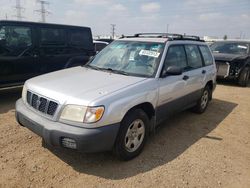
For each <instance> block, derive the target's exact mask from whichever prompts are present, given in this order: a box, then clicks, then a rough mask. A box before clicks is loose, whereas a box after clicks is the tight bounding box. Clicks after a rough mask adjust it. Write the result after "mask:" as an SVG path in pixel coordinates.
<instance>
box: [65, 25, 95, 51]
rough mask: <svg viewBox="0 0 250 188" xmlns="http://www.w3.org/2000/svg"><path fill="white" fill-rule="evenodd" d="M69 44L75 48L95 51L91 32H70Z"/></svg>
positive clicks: (82, 30)
mask: <svg viewBox="0 0 250 188" xmlns="http://www.w3.org/2000/svg"><path fill="white" fill-rule="evenodd" d="M69 33H70V37H69V44H70V45H71V46H75V47H81V48H86V49H89V48H91V49H93V43H92V37H91V33H90V32H89V30H84V29H81V30H70V31H69Z"/></svg>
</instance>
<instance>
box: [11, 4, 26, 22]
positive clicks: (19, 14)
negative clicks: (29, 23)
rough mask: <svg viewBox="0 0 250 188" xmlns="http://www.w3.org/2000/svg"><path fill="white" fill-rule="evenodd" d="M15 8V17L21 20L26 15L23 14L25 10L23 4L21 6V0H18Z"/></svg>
mask: <svg viewBox="0 0 250 188" xmlns="http://www.w3.org/2000/svg"><path fill="white" fill-rule="evenodd" d="M14 9H15V10H16V15H14V17H16V18H17V20H19V21H21V20H22V19H23V18H24V17H23V16H22V13H23V11H24V10H25V9H24V8H23V7H22V6H21V0H16V6H15V7H14Z"/></svg>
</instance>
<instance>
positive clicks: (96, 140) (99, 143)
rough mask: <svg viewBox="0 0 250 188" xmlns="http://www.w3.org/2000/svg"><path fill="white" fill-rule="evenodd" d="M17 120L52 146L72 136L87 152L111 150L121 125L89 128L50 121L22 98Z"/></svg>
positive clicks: (18, 106)
mask: <svg viewBox="0 0 250 188" xmlns="http://www.w3.org/2000/svg"><path fill="white" fill-rule="evenodd" d="M16 120H17V122H18V123H19V124H20V125H22V126H25V127H27V128H28V129H30V130H31V131H33V132H34V133H36V134H38V135H39V136H41V137H42V138H43V139H44V141H45V143H47V144H49V145H51V146H56V147H64V146H63V142H62V140H63V139H64V138H70V139H73V140H74V141H75V143H76V149H77V150H78V151H81V152H86V153H89V152H100V151H108V150H111V149H112V148H113V146H114V143H115V139H116V136H117V133H118V130H119V127H120V124H119V123H117V124H112V125H107V126H104V127H100V128H93V129H87V128H82V127H76V126H71V125H67V124H64V123H60V122H54V121H50V120H48V119H46V118H44V117H42V116H39V115H38V114H36V113H34V112H33V111H31V110H30V109H28V108H27V107H26V105H25V104H24V103H23V101H22V99H19V100H18V101H17V102H16Z"/></svg>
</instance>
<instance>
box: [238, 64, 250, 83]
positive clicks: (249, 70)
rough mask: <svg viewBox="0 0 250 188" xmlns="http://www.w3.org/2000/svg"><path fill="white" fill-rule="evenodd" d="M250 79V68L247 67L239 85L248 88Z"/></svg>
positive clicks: (243, 71) (241, 75) (242, 72)
mask: <svg viewBox="0 0 250 188" xmlns="http://www.w3.org/2000/svg"><path fill="white" fill-rule="evenodd" d="M249 78H250V68H249V67H245V68H244V69H243V70H242V71H241V74H240V77H239V85H240V86H242V87H246V86H247V84H248V82H249Z"/></svg>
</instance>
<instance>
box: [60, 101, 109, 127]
mask: <svg viewBox="0 0 250 188" xmlns="http://www.w3.org/2000/svg"><path fill="white" fill-rule="evenodd" d="M103 113H104V107H103V106H99V107H86V106H79V105H67V106H66V107H65V108H64V109H63V111H62V114H61V117H60V119H61V120H68V121H75V122H80V123H95V122H97V121H99V120H100V119H101V118H102V115H103Z"/></svg>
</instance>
